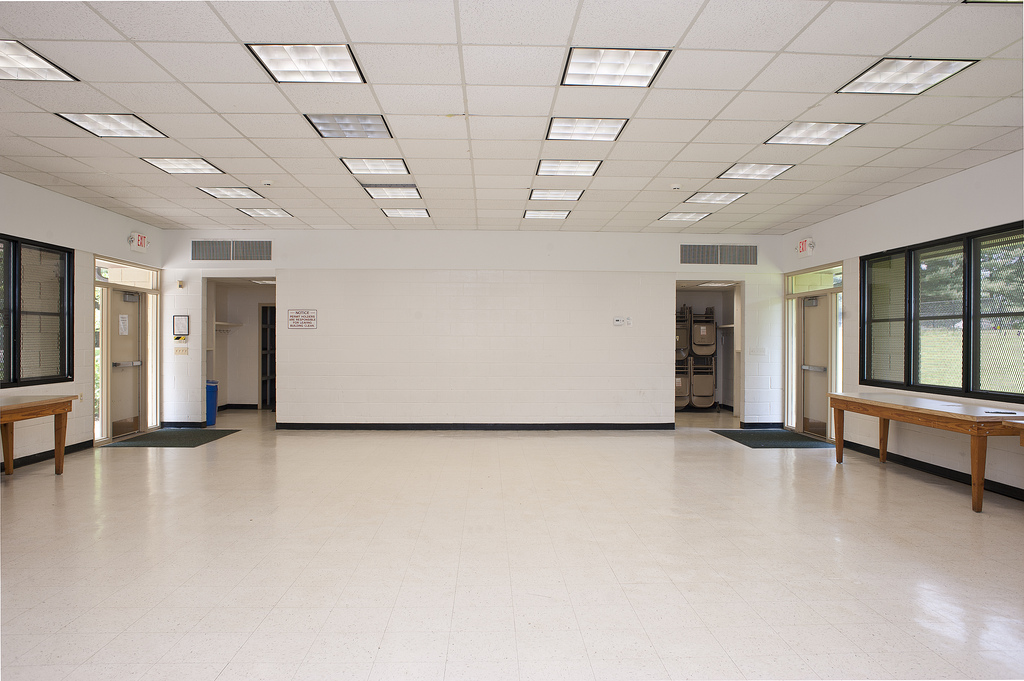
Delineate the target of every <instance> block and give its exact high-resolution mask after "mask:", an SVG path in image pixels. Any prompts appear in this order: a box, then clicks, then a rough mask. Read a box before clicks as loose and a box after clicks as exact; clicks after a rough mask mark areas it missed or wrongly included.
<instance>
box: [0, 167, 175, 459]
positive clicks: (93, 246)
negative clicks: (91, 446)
mask: <svg viewBox="0 0 1024 681" xmlns="http://www.w3.org/2000/svg"><path fill="white" fill-rule="evenodd" d="M0 206H2V207H3V209H2V215H3V222H2V224H0V232H3V233H5V234H9V235H11V236H17V237H22V238H25V239H33V240H36V241H41V242H44V243H48V244H53V245H56V246H64V247H66V248H74V249H75V297H74V306H75V324H74V339H75V341H74V342H75V350H74V360H75V368H74V381H73V382H63V383H51V384H48V385H42V386H35V387H26V388H6V389H4V390H2V391H0V406H2V404H3V401H4V399H5V398H7V397H9V396H10V397H13V396H16V395H72V394H73V395H79V396H80V399H78V400H76V401H75V402H73V403H72V410H71V414H70V415H69V417H68V430H67V437H66V439H65V442H66V443H67V444H68V445H76V444H80V443H84V442H89V441H91V440H92V439H93V380H94V378H93V288H94V270H93V259H94V255H99V256H100V257H105V258H114V259H118V260H124V261H128V262H133V263H138V264H143V265H150V266H156V265H159V264H160V261H161V254H160V248H161V246H162V243H163V239H162V235H163V232H162V230H160V229H157V228H156V227H151V226H149V225H145V224H143V223H141V222H137V221H135V220H132V219H130V218H126V217H124V216H122V215H117V214H115V213H111V212H109V211H106V210H103V209H102V208H97V207H96V206H92V205H89V204H86V203H82V202H81V201H78V200H76V199H73V198H70V197H67V196H64V195H63V194H57V193H54V192H51V191H48V190H46V189H42V188H40V187H36V186H34V185H30V184H27V183H25V182H22V181H20V180H15V179H14V178H11V177H8V176H6V175H0ZM133 231H138V232H142V233H143V234H145V235H147V236H149V237H150V239H151V241H152V245H151V246H150V248H149V251H147V252H146V253H135V252H133V251H130V250H129V248H128V235H129V234H131V232H133ZM52 449H53V419H52V418H43V419H33V420H30V421H21V422H19V423H17V424H15V426H14V456H15V458H20V457H23V456H28V455H31V454H37V453H40V452H45V451H48V450H52Z"/></svg>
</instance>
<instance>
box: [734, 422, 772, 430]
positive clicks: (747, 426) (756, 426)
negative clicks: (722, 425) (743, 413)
mask: <svg viewBox="0 0 1024 681" xmlns="http://www.w3.org/2000/svg"><path fill="white" fill-rule="evenodd" d="M740 428H742V429H743V430H780V429H781V428H782V422H781V421H780V422H778V423H744V422H743V421H740Z"/></svg>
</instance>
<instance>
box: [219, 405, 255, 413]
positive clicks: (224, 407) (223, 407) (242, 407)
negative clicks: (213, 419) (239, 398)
mask: <svg viewBox="0 0 1024 681" xmlns="http://www.w3.org/2000/svg"><path fill="white" fill-rule="evenodd" d="M259 408H260V405H258V404H222V405H220V406H218V407H217V411H224V410H225V409H259Z"/></svg>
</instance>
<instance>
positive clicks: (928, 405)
mask: <svg viewBox="0 0 1024 681" xmlns="http://www.w3.org/2000/svg"><path fill="white" fill-rule="evenodd" d="M828 396H829V397H836V398H839V399H845V400H850V401H852V402H860V403H863V404H872V405H875V406H879V407H896V408H899V409H902V410H905V411H911V412H919V413H922V414H935V415H940V416H946V417H949V418H955V419H962V420H964V421H974V422H977V423H988V422H996V423H998V422H1002V421H1006V420H1008V419H1009V420H1016V419H1024V411H1017V410H1012V409H1005V408H1003V407H998V406H988V405H978V404H962V403H960V402H953V401H951V400H943V399H934V398H930V397H919V396H917V395H916V394H909V393H855V392H843V393H829V394H828Z"/></svg>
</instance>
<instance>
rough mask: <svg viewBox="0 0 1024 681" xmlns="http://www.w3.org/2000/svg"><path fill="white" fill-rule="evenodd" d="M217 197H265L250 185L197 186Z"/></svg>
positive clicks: (200, 189)
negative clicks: (249, 186) (250, 187)
mask: <svg viewBox="0 0 1024 681" xmlns="http://www.w3.org/2000/svg"><path fill="white" fill-rule="evenodd" d="M196 189H198V190H199V191H201V192H206V193H207V194H209V195H210V196H212V197H213V198H215V199H262V198H263V197H262V196H260V195H259V194H257V193H256V192H254V191H253V190H251V189H249V188H248V187H196Z"/></svg>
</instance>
